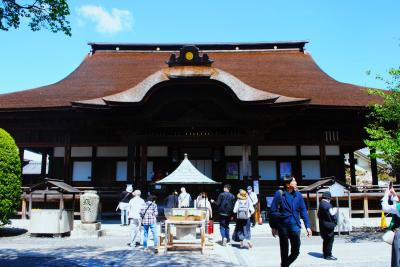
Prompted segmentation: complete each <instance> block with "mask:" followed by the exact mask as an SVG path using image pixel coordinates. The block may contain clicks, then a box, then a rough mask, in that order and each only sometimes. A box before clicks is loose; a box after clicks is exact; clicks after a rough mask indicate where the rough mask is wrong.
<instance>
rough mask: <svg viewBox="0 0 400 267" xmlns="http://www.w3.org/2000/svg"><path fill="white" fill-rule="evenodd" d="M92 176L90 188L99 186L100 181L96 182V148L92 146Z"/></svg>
mask: <svg viewBox="0 0 400 267" xmlns="http://www.w3.org/2000/svg"><path fill="white" fill-rule="evenodd" d="M91 161H92V176H91V177H90V180H91V184H92V186H100V184H99V182H100V183H101V181H99V180H98V177H97V166H96V165H97V146H92V157H91Z"/></svg>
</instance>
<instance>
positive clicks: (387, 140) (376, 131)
mask: <svg viewBox="0 0 400 267" xmlns="http://www.w3.org/2000/svg"><path fill="white" fill-rule="evenodd" d="M388 74H389V78H384V77H382V76H377V79H379V80H382V81H384V82H385V83H386V85H387V87H388V89H389V90H388V91H385V90H379V89H370V90H368V93H369V94H371V95H376V96H380V97H382V100H383V101H382V103H375V104H373V105H372V106H371V108H372V110H371V113H370V114H369V115H368V119H370V123H369V124H368V126H367V127H365V130H366V132H367V133H368V135H369V138H368V139H367V140H364V142H365V144H366V145H367V146H368V147H369V148H370V149H374V150H375V152H374V153H371V157H372V158H381V159H383V160H385V161H386V162H387V163H389V164H390V165H391V167H392V169H393V172H394V174H395V176H396V181H397V183H399V182H400V68H399V69H395V68H393V69H390V70H389V72H388Z"/></svg>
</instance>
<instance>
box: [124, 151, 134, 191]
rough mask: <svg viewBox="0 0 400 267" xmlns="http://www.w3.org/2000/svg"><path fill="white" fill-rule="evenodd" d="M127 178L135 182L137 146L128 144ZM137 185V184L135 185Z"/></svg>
mask: <svg viewBox="0 0 400 267" xmlns="http://www.w3.org/2000/svg"><path fill="white" fill-rule="evenodd" d="M126 161H127V180H128V182H131V183H132V184H134V185H136V184H135V174H134V171H135V146H134V145H132V144H130V145H128V158H127V160H126ZM134 187H135V186H134Z"/></svg>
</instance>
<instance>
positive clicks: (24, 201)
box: [21, 191, 26, 220]
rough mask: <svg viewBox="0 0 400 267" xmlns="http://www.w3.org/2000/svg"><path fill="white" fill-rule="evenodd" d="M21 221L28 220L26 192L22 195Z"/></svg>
mask: <svg viewBox="0 0 400 267" xmlns="http://www.w3.org/2000/svg"><path fill="white" fill-rule="evenodd" d="M21 219H23V220H26V192H25V191H24V193H23V195H22V205H21Z"/></svg>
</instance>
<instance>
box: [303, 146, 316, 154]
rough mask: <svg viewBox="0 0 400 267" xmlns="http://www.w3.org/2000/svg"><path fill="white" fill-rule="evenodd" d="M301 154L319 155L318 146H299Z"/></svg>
mask: <svg viewBox="0 0 400 267" xmlns="http://www.w3.org/2000/svg"><path fill="white" fill-rule="evenodd" d="M300 151H301V155H302V156H319V146H301V147H300Z"/></svg>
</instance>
